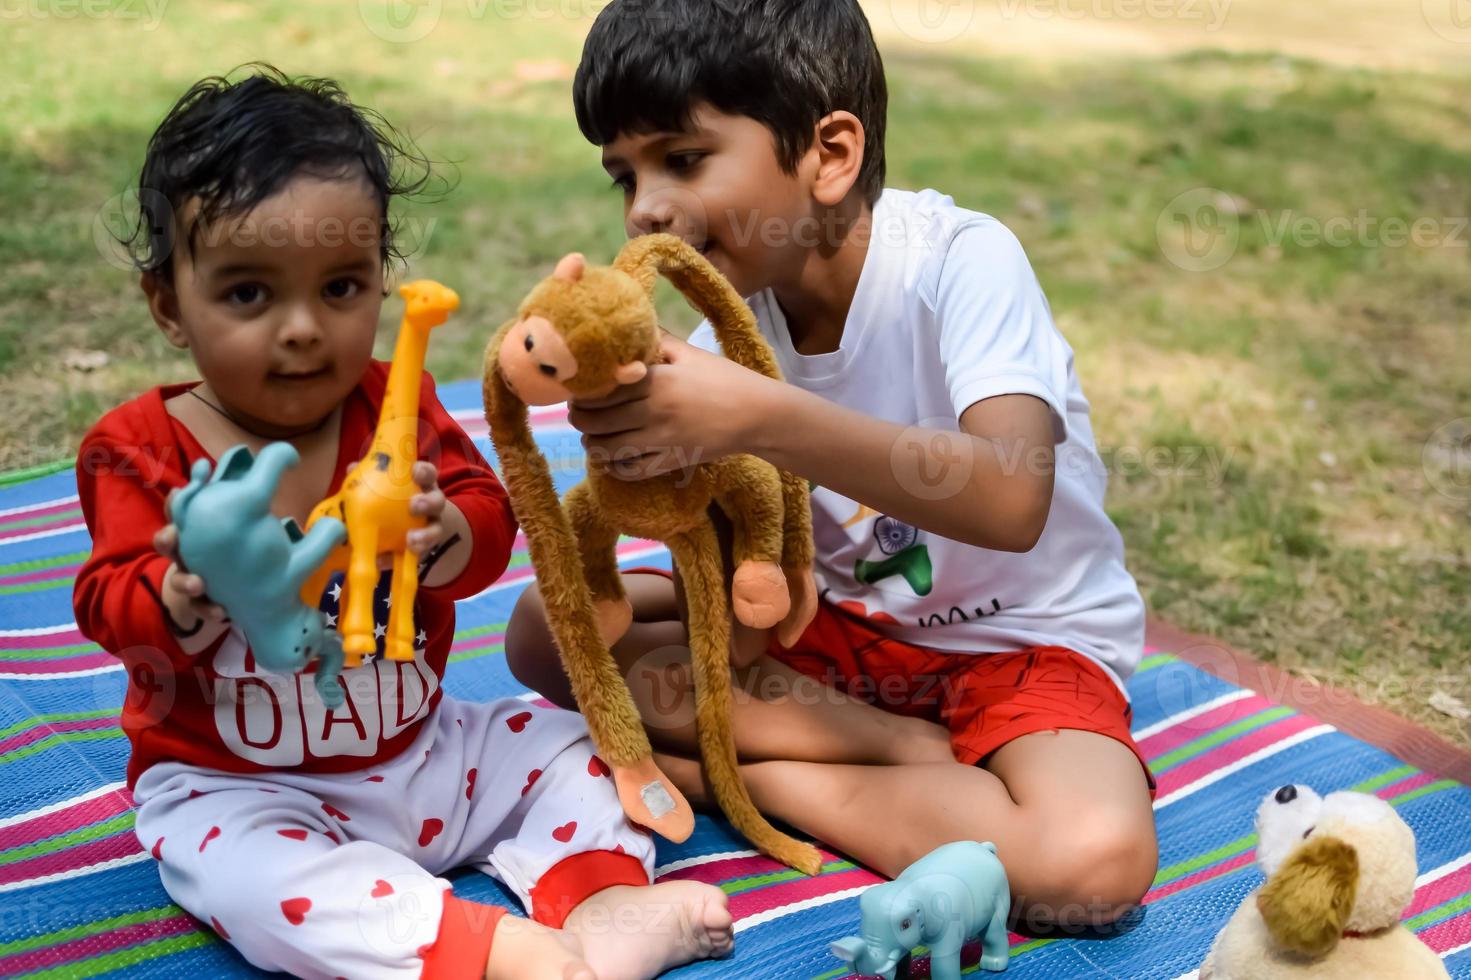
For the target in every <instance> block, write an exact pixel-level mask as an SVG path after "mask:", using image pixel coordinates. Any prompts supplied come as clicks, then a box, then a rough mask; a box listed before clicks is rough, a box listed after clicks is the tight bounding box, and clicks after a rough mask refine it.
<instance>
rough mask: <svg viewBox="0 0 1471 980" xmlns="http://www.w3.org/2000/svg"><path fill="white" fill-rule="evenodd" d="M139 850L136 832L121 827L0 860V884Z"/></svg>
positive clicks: (100, 861)
mask: <svg viewBox="0 0 1471 980" xmlns="http://www.w3.org/2000/svg"><path fill="white" fill-rule="evenodd" d="M141 850H143V845H142V844H140V843H138V835H137V834H135V833H133V832H132V831H131V830H127V831H120V832H118V833H116V834H112V835H111V836H108V837H104V838H102V839H101V840H94V841H88V842H87V843H85V844H79V845H77V846H76V847H68V848H67V849H66V850H64V851H57V852H55V853H54V854H43V855H41V856H40V857H33V858H30V859H28V860H25V861H16V862H15V863H14V864H0V885H9V884H14V883H15V882H19V881H30V880H31V879H32V878H45V877H47V876H48V875H55V874H61V873H62V872H65V871H75V870H77V869H78V868H86V867H90V866H92V865H94V864H102V863H103V862H105V861H115V860H117V859H118V858H123V857H128V856H129V855H133V854H137V853H138V852H139V851H141Z"/></svg>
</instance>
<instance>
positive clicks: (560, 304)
mask: <svg viewBox="0 0 1471 980" xmlns="http://www.w3.org/2000/svg"><path fill="white" fill-rule="evenodd" d="M658 344H659V339H658V320H657V318H656V315H655V313H654V306H653V303H652V302H651V301H650V299H649V297H648V296H647V295H646V294H645V293H644V291H643V290H642V289H641V288H640V287H639V285H638V283H637V282H635V281H634V280H633V279H631V278H630V277H628V276H626V275H624V274H623V273H621V272H618V271H616V270H613V269H589V268H588V267H587V262H586V261H585V260H584V259H583V257H582V256H581V255H576V254H573V255H569V256H567V257H566V258H565V259H563V260H562V261H561V262H559V263H558V264H557V271H556V272H554V273H553V274H552V277H551V278H550V279H548V280H546V281H545V282H543V283H542V284H541V285H539V286H538V287H537V288H536V289H535V290H534V291H533V292H532V293H531V295H530V296H529V297H527V300H526V302H525V303H524V304H522V306H521V312H520V316H519V318H518V319H517V320H516V322H515V323H514V324H513V325H512V326H511V328H510V330H509V331H507V333H506V336H505V339H504V340H503V341H502V342H501V348H500V351H499V352H498V355H497V358H498V363H499V365H500V372H501V376H502V377H503V378H504V379H505V382H506V384H507V385H509V386H510V388H511V390H512V391H514V392H515V393H516V397H518V398H520V399H521V400H522V401H523V402H525V403H526V404H527V405H555V404H557V403H559V402H564V401H570V400H573V399H590V398H601V397H604V396H606V395H609V394H612V392H613V391H614V390H615V389H616V388H618V387H619V386H620V385H626V384H635V383H637V382H639V381H642V380H643V378H644V376H645V375H646V374H647V373H648V366H647V365H648V363H649V362H650V361H652V360H653V358H654V357H655V355H656V353H657V351H658Z"/></svg>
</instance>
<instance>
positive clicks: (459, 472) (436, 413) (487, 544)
mask: <svg viewBox="0 0 1471 980" xmlns="http://www.w3.org/2000/svg"><path fill="white" fill-rule="evenodd" d="M423 392H424V394H423V396H422V399H421V405H420V411H421V415H422V417H423V419H424V420H425V421H426V422H427V423H428V424H429V427H430V430H431V431H432V436H431V437H428V438H425V439H424V440H423V444H422V445H421V446H420V450H419V455H420V457H421V458H423V459H427V460H429V461H430V462H432V463H434V465H435V466H436V467H437V468H438V478H439V488H440V489H441V490H442V491H444V495H445V498H446V503H445V507H444V512H443V513H442V514H441V516H440V521H441V523H442V524H443V525H444V534H443V537H442V541H441V543H440V545H439V546H438V547H437V548H435V549H433V550H432V551H431V552H430V553H429V555H427V556H425V558H424V560H423V563H424V564H429V565H430V568H429V570H428V572H427V574H425V576H424V587H425V588H430V589H436V590H440V591H442V592H444V593H445V594H446V595H448V596H449V597H450V598H452V599H457V600H458V599H465V598H468V597H470V596H472V595H476V594H478V593H480V592H483V591H484V590H485V589H486V588H487V587H489V586H490V585H491V584H492V583H493V582H495V580H496V579H498V578H500V576H501V574H502V573H503V572H504V571H505V570H506V565H507V564H508V563H509V562H510V560H511V548H512V546H513V545H514V543H515V540H516V518H515V516H514V515H513V514H512V512H511V504H510V500H509V498H508V497H507V496H506V491H505V488H504V487H502V486H501V482H500V481H499V480H498V479H496V475H495V472H494V471H493V470H492V469H491V468H490V464H489V463H487V462H486V461H485V457H483V456H482V455H481V454H480V451H479V450H478V449H476V448H475V443H474V442H473V441H472V440H471V439H470V437H469V436H468V435H466V434H465V430H463V429H461V428H460V426H459V425H458V424H457V423H456V422H455V420H454V419H452V418H450V415H449V413H448V412H446V411H445V410H444V406H443V405H441V404H440V403H439V398H438V397H437V396H436V395H435V393H434V382H433V379H431V378H430V377H429V375H428V373H427V372H426V373H425V375H424V382H423Z"/></svg>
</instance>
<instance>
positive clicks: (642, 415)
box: [570, 222, 1070, 552]
mask: <svg viewBox="0 0 1471 980" xmlns="http://www.w3.org/2000/svg"><path fill="white" fill-rule="evenodd" d="M927 301H928V302H931V303H933V311H934V316H935V317H936V319H937V321H938V323H939V331H938V343H939V347H940V350H939V355H940V360H941V361H942V363H943V364H944V367H945V373H946V376H945V380H944V383H945V384H946V386H947V387H948V389H949V390H948V394H949V396H950V400H951V404H952V405H953V406H954V411H955V416H954V418H955V420H956V421H955V422H951V421H950V420H949V419H943V420H938V419H937V420H935V425H934V426H933V427H929V426H908V427H906V426H901V425H897V424H894V423H892V422H886V421H882V420H880V419H876V418H871V417H869V416H867V415H864V414H862V413H860V412H856V411H854V410H852V409H849V408H845V407H843V406H840V405H837V404H834V403H832V402H829V401H827V400H826V399H824V398H821V397H820V396H817V395H814V394H812V393H810V392H807V391H803V390H801V389H799V388H796V387H794V386H790V385H784V384H781V383H778V382H775V381H771V380H770V379H768V378H765V377H762V376H760V375H757V374H755V373H754V372H751V371H747V370H745V369H743V368H741V367H739V366H738V365H735V364H732V363H730V362H729V361H726V360H724V359H723V358H720V357H716V356H715V355H712V354H709V353H707V352H705V351H702V350H699V349H697V348H695V347H692V346H690V345H688V344H685V343H683V342H681V341H678V340H675V339H673V338H666V340H665V343H664V352H665V355H666V359H667V360H668V363H667V364H661V365H658V366H656V367H655V368H654V369H653V370H652V371H651V372H650V374H649V377H648V378H646V379H645V380H644V381H643V382H641V383H640V384H638V385H635V386H630V387H629V388H627V389H624V390H622V391H619V392H616V393H615V394H614V395H613V396H611V397H610V398H607V399H603V400H602V401H600V402H591V403H581V404H579V405H578V406H576V407H575V408H574V410H573V412H572V414H571V418H570V420H571V422H572V424H573V425H574V426H576V427H577V428H578V429H580V430H582V431H583V432H584V433H586V434H588V437H589V438H588V439H587V444H588V447H589V449H591V450H594V451H597V452H600V453H603V454H605V458H607V459H609V460H610V461H612V465H613V471H614V472H615V473H616V474H617V475H619V476H623V477H625V478H630V479H635V478H638V477H640V476H648V475H652V474H654V473H658V472H670V471H674V470H678V469H681V468H682V467H684V466H685V465H687V464H689V463H698V462H701V461H707V460H713V459H718V458H720V457H721V456H724V455H728V454H730V453H753V454H755V455H757V456H760V457H762V458H764V459H766V460H768V461H770V462H771V463H773V464H775V465H776V466H778V467H780V468H782V469H785V470H789V471H791V472H793V473H796V474H798V475H800V476H803V477H806V478H807V479H809V480H811V481H812V482H814V483H817V484H819V485H821V486H824V487H827V488H828V489H830V490H833V491H835V492H836V493H839V494H842V495H843V496H845V497H848V498H850V499H853V500H856V501H858V502H859V503H862V504H866V505H867V506H869V507H871V508H873V509H874V510H877V511H879V512H881V513H884V514H887V515H889V516H891V517H895V518H898V519H900V520H902V521H904V522H905V523H907V524H911V525H913V526H915V527H918V528H921V529H923V530H926V531H929V532H931V533H934V534H939V535H941V536H943V537H947V538H950V539H952V540H955V541H961V542H964V543H966V544H971V545H975V546H977V547H982V548H988V549H992V550H998V551H1016V552H1022V551H1028V550H1030V549H1031V548H1032V547H1033V546H1034V545H1035V544H1036V542H1037V539H1038V538H1039V537H1040V536H1041V534H1042V529H1043V527H1044V526H1045V525H1046V521H1047V515H1048V512H1049V510H1050V509H1051V505H1052V490H1053V473H1054V465H1055V446H1056V444H1057V443H1059V442H1061V441H1062V440H1063V438H1064V437H1065V434H1066V432H1065V422H1064V414H1063V413H1064V399H1065V397H1066V389H1067V384H1068V382H1067V367H1068V363H1069V358H1070V354H1069V352H1068V350H1067V347H1066V344H1065V343H1064V342H1063V341H1062V338H1061V337H1060V336H1059V335H1058V334H1057V332H1056V330H1055V328H1054V327H1053V326H1052V320H1051V314H1050V312H1049V311H1048V310H1047V304H1046V300H1045V299H1044V298H1043V296H1042V292H1041V288H1040V287H1039V286H1038V285H1037V281H1036V277H1035V276H1034V275H1033V274H1032V270H1031V266H1030V265H1029V264H1028V262H1027V260H1026V256H1025V254H1024V253H1023V251H1022V249H1021V246H1020V244H1019V243H1018V242H1017V241H1016V239H1015V237H1014V236H1012V235H1011V233H1010V232H1008V231H1006V229H1005V228H1004V227H1002V226H1001V225H1000V224H999V223H995V222H991V223H988V224H982V225H979V226H976V227H973V228H968V229H966V230H963V231H961V232H960V233H959V234H957V235H956V236H955V238H954V240H953V242H952V243H951V246H950V248H949V251H948V252H947V254H946V257H945V261H944V265H943V267H942V269H941V271H940V273H939V274H938V276H937V277H936V281H935V283H934V285H933V291H932V294H931V296H930V297H929V299H928V300H927ZM957 428H958V430H959V431H956V429H957Z"/></svg>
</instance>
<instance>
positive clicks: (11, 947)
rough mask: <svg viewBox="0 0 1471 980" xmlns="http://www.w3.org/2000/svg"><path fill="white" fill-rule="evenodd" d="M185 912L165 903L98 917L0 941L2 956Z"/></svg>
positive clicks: (0, 953) (0, 954)
mask: <svg viewBox="0 0 1471 980" xmlns="http://www.w3.org/2000/svg"><path fill="white" fill-rule="evenodd" d="M183 914H184V910H183V909H181V908H179V906H177V905H163V906H160V907H159V908H156V909H144V910H143V911H141V912H129V913H127V914H126V915H115V916H113V917H112V918H110V919H98V920H97V921H96V922H87V923H83V924H82V925H79V926H68V927H67V928H65V929H58V930H57V931H56V932H48V933H47V934H46V935H44V936H31V937H29V938H27V939H16V940H13V941H12V942H8V943H0V956H11V955H14V954H15V953H25V952H29V951H30V950H33V949H40V948H42V947H43V946H56V945H59V944H61V943H66V942H71V941H72V940H73V939H84V938H86V937H87V936H95V935H97V934H98V933H101V932H107V931H109V930H112V929H123V928H126V927H128V926H136V925H138V924H139V923H142V922H156V921H158V920H159V919H165V918H170V917H172V916H175V915H183Z"/></svg>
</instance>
